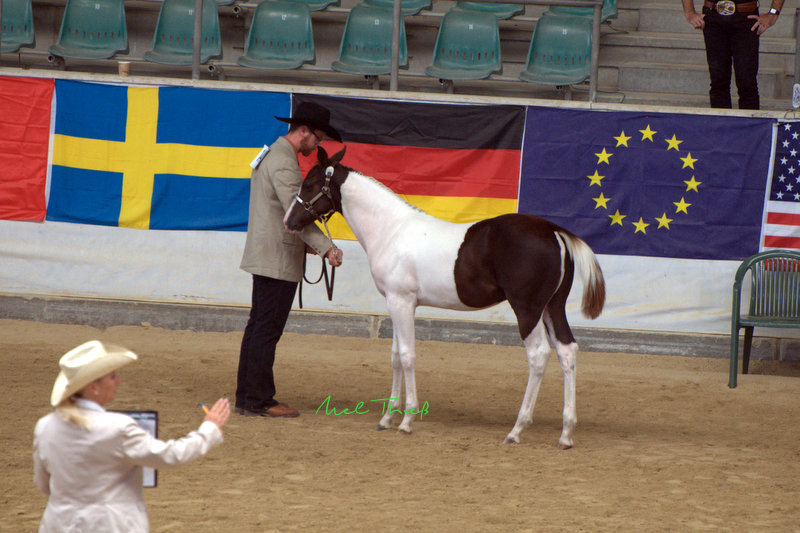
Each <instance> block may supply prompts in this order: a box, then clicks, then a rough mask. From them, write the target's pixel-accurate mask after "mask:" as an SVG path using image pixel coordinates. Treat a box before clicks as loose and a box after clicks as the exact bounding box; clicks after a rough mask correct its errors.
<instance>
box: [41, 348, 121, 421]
mask: <svg viewBox="0 0 800 533" xmlns="http://www.w3.org/2000/svg"><path fill="white" fill-rule="evenodd" d="M136 359H137V357H136V354H135V353H133V352H131V351H130V350H127V349H125V348H123V347H122V346H116V345H114V344H105V343H102V342H100V341H89V342H85V343H83V344H81V345H80V346H78V347H77V348H73V349H72V350H70V351H68V352H67V353H65V354H64V355H63V356H62V357H61V359H60V360H59V361H58V366H59V367H61V373H59V374H58V377H57V378H56V382H55V384H53V392H52V394H51V395H50V404H51V405H52V406H53V407H55V406H57V405H58V404H60V403H61V402H63V401H64V400H66V399H67V398H69V397H70V396H72V395H73V394H75V393H76V392H78V391H80V390H82V389H83V388H84V387H86V385H88V384H89V383H91V382H92V381H94V380H96V379H99V378H101V377H103V376H105V375H106V374H109V373H111V372H113V371H114V370H116V369H118V368H121V367H123V366H125V365H127V364H128V363H130V362H131V361H136Z"/></svg>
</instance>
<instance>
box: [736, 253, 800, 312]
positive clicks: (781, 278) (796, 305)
mask: <svg viewBox="0 0 800 533" xmlns="http://www.w3.org/2000/svg"><path fill="white" fill-rule="evenodd" d="M748 273H749V274H750V306H749V315H750V316H752V317H770V318H789V319H792V318H793V319H800V252H793V251H790V250H770V251H767V252H761V253H759V254H756V255H754V256H752V257H749V258H748V259H746V260H745V261H743V262H742V264H741V265H740V266H739V269H738V270H737V271H736V278H735V279H734V289H736V288H741V285H742V281H743V280H744V278H745V276H746V275H747V274H748Z"/></svg>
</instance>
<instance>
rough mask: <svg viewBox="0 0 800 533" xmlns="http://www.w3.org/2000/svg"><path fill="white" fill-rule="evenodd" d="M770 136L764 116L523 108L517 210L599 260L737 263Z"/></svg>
mask: <svg viewBox="0 0 800 533" xmlns="http://www.w3.org/2000/svg"><path fill="white" fill-rule="evenodd" d="M771 137H772V121H771V120H770V119H761V118H739V117H719V116H697V115H680V114H668V113H640V112H615V111H588V110H574V109H551V108H539V107H530V108H528V113H527V116H526V123H525V139H524V141H523V149H522V170H521V176H520V197H519V212H521V213H530V214H535V215H538V216H542V217H544V218H547V219H549V220H551V221H553V222H555V223H556V224H559V225H561V226H563V227H565V228H567V229H569V230H570V231H573V232H574V233H576V234H577V235H579V236H581V237H583V238H584V239H585V240H586V241H587V242H588V243H589V244H590V245H591V246H592V248H593V249H594V251H595V252H597V253H601V254H617V255H638V256H651V257H672V258H691V259H743V258H745V257H748V256H750V255H752V254H753V253H755V252H756V251H758V244H759V233H760V227H761V217H762V209H763V205H764V176H765V175H766V174H767V171H768V168H769V160H770V146H771Z"/></svg>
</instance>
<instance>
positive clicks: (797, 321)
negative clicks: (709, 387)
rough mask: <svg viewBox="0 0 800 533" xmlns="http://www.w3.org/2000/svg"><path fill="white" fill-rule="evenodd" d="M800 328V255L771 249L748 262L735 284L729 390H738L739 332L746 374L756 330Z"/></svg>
mask: <svg viewBox="0 0 800 533" xmlns="http://www.w3.org/2000/svg"><path fill="white" fill-rule="evenodd" d="M748 273H749V274H750V305H749V309H748V313H747V314H746V315H743V314H742V312H741V299H742V285H743V281H744V279H745V276H746V275H747V274H748ZM756 326H759V327H769V328H800V252H794V251H790V250H770V251H767V252H761V253H759V254H756V255H753V256H751V257H749V258H747V259H745V260H744V261H743V262H742V264H741V265H739V269H738V270H737V271H736V277H735V278H734V281H733V301H732V310H731V367H730V379H729V381H728V387H730V388H732V389H733V388H735V387H736V372H737V369H738V366H739V361H738V358H739V330H740V329H742V328H744V345H743V346H742V374H747V371H748V368H749V365H750V348H751V345H752V342H753V328H755V327H756Z"/></svg>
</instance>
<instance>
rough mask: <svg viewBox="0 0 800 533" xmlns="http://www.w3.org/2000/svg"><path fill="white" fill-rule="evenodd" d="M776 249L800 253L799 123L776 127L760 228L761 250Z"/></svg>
mask: <svg viewBox="0 0 800 533" xmlns="http://www.w3.org/2000/svg"><path fill="white" fill-rule="evenodd" d="M774 248H783V249H790V250H800V122H779V123H778V124H777V133H776V142H775V154H774V159H773V164H772V173H771V174H770V176H768V178H767V198H766V202H765V204H764V221H763V225H762V227H761V249H762V250H770V249H774Z"/></svg>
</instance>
